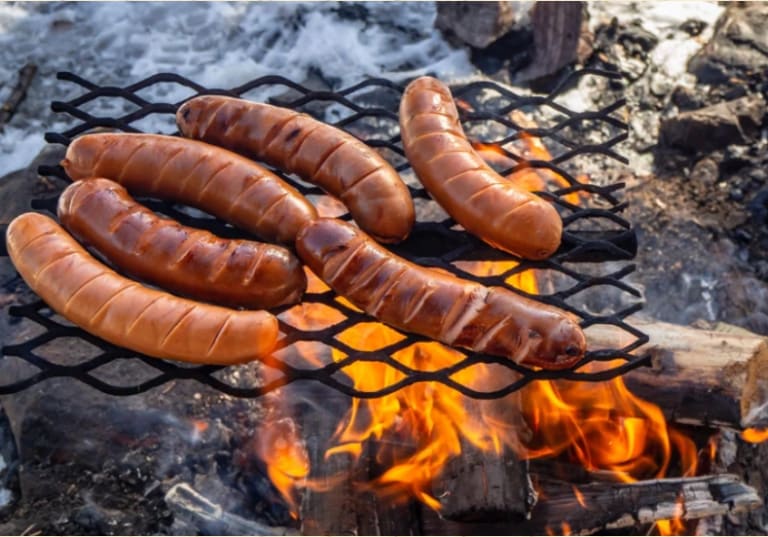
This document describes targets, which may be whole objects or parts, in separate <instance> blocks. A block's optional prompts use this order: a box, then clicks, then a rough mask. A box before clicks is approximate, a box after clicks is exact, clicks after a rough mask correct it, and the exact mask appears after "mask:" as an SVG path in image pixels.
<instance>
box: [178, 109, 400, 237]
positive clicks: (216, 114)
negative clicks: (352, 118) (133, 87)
mask: <svg viewBox="0 0 768 537" xmlns="http://www.w3.org/2000/svg"><path fill="white" fill-rule="evenodd" d="M176 122H177V123H178V125H179V130H180V131H181V132H182V134H184V135H185V136H189V137H191V138H197V139H200V140H204V141H206V142H209V143H212V144H216V145H220V146H222V147H226V148H228V149H232V150H233V151H237V152H238V153H242V154H245V155H248V156H252V157H254V158H257V159H259V160H262V161H264V162H266V163H268V164H270V165H272V166H276V167H278V168H281V169H283V170H286V171H288V172H290V173H295V174H296V175H298V176H299V177H301V178H302V179H304V180H306V181H308V182H311V183H314V184H317V185H319V186H320V187H322V188H323V189H324V190H325V191H326V192H328V193H330V194H331V195H333V196H335V197H337V198H339V199H340V200H341V201H343V202H344V204H345V205H346V206H347V208H348V209H349V213H350V214H351V215H352V218H354V219H355V222H357V223H358V225H359V226H360V227H361V228H362V229H364V230H365V231H367V232H368V233H369V234H370V235H372V236H373V237H374V238H375V239H376V240H378V241H381V242H388V243H391V242H398V241H401V240H403V239H405V238H406V237H407V236H408V234H409V233H410V231H411V228H412V227H413V223H414V209H413V200H412V199H411V193H410V192H409V191H408V187H407V186H406V185H405V183H403V181H402V179H400V176H399V175H398V173H397V172H396V171H395V169H394V168H392V166H390V164H389V163H388V162H387V161H386V160H384V159H383V158H382V157H381V156H380V155H379V154H378V153H377V152H376V151H375V150H373V149H371V148H370V147H368V146H367V145H365V144H364V143H363V142H361V141H360V140H358V139H357V138H355V137H354V136H352V135H351V134H348V133H346V132H344V131H343V130H341V129H337V128H336V127H333V126H331V125H328V124H326V123H323V122H321V121H318V120H316V119H314V118H312V117H310V116H308V115H307V114H302V113H299V112H296V111H294V110H290V109H287V108H281V107H278V106H271V105H268V104H262V103H254V102H249V101H245V100H242V99H234V98H231V97H220V96H215V95H205V96H201V97H195V98H194V99H191V100H189V101H187V102H186V103H184V104H183V105H182V106H181V107H180V108H179V110H178V112H177V113H176Z"/></svg>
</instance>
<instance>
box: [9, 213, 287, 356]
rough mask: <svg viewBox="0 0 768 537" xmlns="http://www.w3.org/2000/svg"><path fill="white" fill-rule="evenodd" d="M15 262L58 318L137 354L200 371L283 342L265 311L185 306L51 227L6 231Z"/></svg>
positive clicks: (13, 226) (31, 218)
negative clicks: (127, 275)
mask: <svg viewBox="0 0 768 537" xmlns="http://www.w3.org/2000/svg"><path fill="white" fill-rule="evenodd" d="M6 243H7V247H8V254H9V255H10V257H11V261H13V264H14V265H15V266H16V270H18V271H19V273H20V274H21V276H22V278H24V280H25V281H26V282H27V284H28V285H29V287H30V288H31V289H32V290H33V291H34V292H35V293H37V294H38V295H39V296H40V298H42V299H43V300H44V301H45V302H46V303H47V304H48V305H49V306H50V307H51V308H52V309H53V310H54V311H56V312H58V313H60V314H61V315H63V316H64V317H66V318H67V319H69V320H70V321H72V322H73V323H75V324H76V325H78V326H79V327H81V328H82V329H83V330H85V331H87V332H90V333H91V334H93V335H95V336H97V337H100V338H102V339H104V340H106V341H109V342H110V343H113V344H115V345H118V346H121V347H125V348H128V349H131V350H133V351H136V352H140V353H143V354H147V355H149V356H154V357H156V358H168V359H172V360H181V361H185V362H194V363H200V364H222V365H226V364H235V363H241V362H246V361H250V360H254V359H258V358H261V357H264V356H266V355H268V354H269V353H270V352H271V351H272V350H273V349H274V347H275V344H276V341H277V337H278V334H279V332H278V324H277V319H276V318H275V317H274V316H273V315H271V314H270V313H268V312H266V311H262V310H259V311H252V310H248V311H239V310H232V309H228V308H223V307H221V306H213V305H210V304H203V303H200V302H195V301H192V300H188V299H185V298H180V297H177V296H174V295H171V294H168V293H165V292H163V291H158V290H155V289H150V288H148V287H144V286H143V285H141V284H139V283H137V282H134V281H133V280H129V279H127V278H125V277H123V276H121V275H119V274H117V273H116V272H115V271H113V270H112V269H110V268H109V267H107V266H106V265H103V264H102V263H101V262H99V261H97V260H96V259H94V258H93V257H92V256H91V255H90V254H89V253H88V252H87V251H86V250H85V249H84V248H83V247H82V246H80V244H78V243H77V241H75V239H74V238H72V236H70V235H69V233H67V232H66V231H65V230H64V229H63V228H62V227H61V226H59V225H58V224H57V223H56V222H55V221H54V220H53V219H51V218H49V217H47V216H44V215H42V214H38V213H26V214H22V215H21V216H18V217H17V218H15V219H14V220H13V221H12V222H11V223H10V225H9V226H8V229H7V233H6Z"/></svg>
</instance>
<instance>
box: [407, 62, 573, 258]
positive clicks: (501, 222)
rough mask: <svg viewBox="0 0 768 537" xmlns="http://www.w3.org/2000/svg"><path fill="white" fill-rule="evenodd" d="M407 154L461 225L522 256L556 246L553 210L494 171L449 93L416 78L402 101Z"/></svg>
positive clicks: (540, 254)
mask: <svg viewBox="0 0 768 537" xmlns="http://www.w3.org/2000/svg"><path fill="white" fill-rule="evenodd" d="M400 132H401V136H402V139H403V148H404V149H405V154H406V156H407V157H408V160H409V161H410V163H411V166H412V167H413V170H414V171H415V172H416V175H417V177H418V178H419V180H420V181H421V183H422V184H423V185H424V188H426V189H427V191H428V192H429V193H430V194H431V195H432V197H434V198H435V200H436V201H437V202H438V203H439V204H440V205H441V206H442V207H443V208H444V209H445V210H446V212H447V213H448V214H450V215H451V216H452V217H453V218H454V219H455V220H456V221H457V222H458V223H459V224H461V225H462V226H463V227H464V228H465V229H467V230H468V231H469V232H470V233H472V234H474V235H476V236H478V237H480V238H481V239H483V240H484V241H485V242H487V243H488V244H490V245H491V246H494V247H496V248H499V249H501V250H504V251H506V252H510V253H512V254H515V255H518V256H520V257H524V258H528V259H544V258H546V257H549V256H550V255H552V254H553V253H554V252H555V250H557V248H558V246H559V245H560V240H561V236H562V227H563V224H562V220H561V219H560V216H559V215H558V213H557V211H556V210H555V208H554V207H553V206H552V205H551V204H550V203H548V202H546V201H544V200H543V199H541V198H539V197H538V196H536V195H535V194H532V193H530V192H527V191H525V190H524V189H522V188H521V187H520V186H518V185H517V184H515V183H514V182H511V181H509V180H507V179H505V178H504V177H502V176H500V175H499V174H498V173H496V172H495V171H494V170H493V168H491V167H490V166H489V165H488V164H486V162H485V161H484V160H483V158H482V157H481V156H480V155H479V154H478V153H477V152H476V151H475V149H474V148H473V147H472V145H471V144H470V142H469V141H468V140H467V138H466V135H465V133H464V130H463V129H462V127H461V123H460V121H459V114H458V111H457V110H456V105H455V104H454V102H453V98H452V96H451V92H450V90H449V89H448V87H447V86H445V85H444V84H443V83H442V82H440V81H439V80H436V79H434V78H431V77H421V78H417V79H416V80H414V81H413V82H411V83H410V84H408V86H407V87H406V89H405V92H404V93H403V97H402V100H401V101H400Z"/></svg>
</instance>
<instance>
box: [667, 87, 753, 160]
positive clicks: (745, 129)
mask: <svg viewBox="0 0 768 537" xmlns="http://www.w3.org/2000/svg"><path fill="white" fill-rule="evenodd" d="M764 115H765V101H764V100H763V99H762V98H761V97H760V96H747V97H742V98H741V99H735V100H733V101H728V102H724V103H719V104H715V105H712V106H707V107H705V108H700V109H698V110H691V111H687V112H681V113H679V114H677V115H676V116H673V117H670V118H668V119H665V120H664V121H662V124H661V130H660V141H661V143H662V144H663V145H667V146H676V147H680V148H683V149H688V150H693V151H711V150H714V149H719V148H722V147H725V146H727V145H730V144H747V143H749V142H750V141H752V140H753V139H754V138H755V136H757V135H758V134H759V128H760V125H761V124H762V122H763V116H764Z"/></svg>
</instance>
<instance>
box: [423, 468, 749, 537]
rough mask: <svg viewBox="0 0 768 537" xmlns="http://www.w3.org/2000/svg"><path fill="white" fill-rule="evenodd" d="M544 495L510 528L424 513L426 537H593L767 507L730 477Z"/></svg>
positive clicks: (551, 488) (549, 488)
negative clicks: (500, 533)
mask: <svg viewBox="0 0 768 537" xmlns="http://www.w3.org/2000/svg"><path fill="white" fill-rule="evenodd" d="M539 493H540V497H541V501H540V502H539V503H538V504H537V506H536V507H535V508H534V510H533V512H532V513H531V518H530V520H529V521H524V522H520V523H518V524H515V525H514V526H510V524H509V523H506V524H504V525H503V526H502V525H500V524H499V525H496V524H475V525H465V524H456V523H450V522H447V523H446V522H445V521H443V520H441V519H439V518H438V517H437V516H436V515H435V514H432V513H430V512H428V511H427V510H424V511H423V512H422V516H423V524H424V526H423V527H424V532H425V534H426V535H438V534H443V535H470V534H483V535H491V534H494V533H497V532H498V531H503V532H504V534H506V535H510V534H516V535H543V534H545V533H549V534H553V533H554V534H569V533H574V534H581V535H589V534H593V533H595V532H597V531H602V530H616V529H621V528H628V527H632V526H636V525H638V524H652V523H654V522H657V521H660V520H669V519H682V520H695V519H700V518H705V517H710V516H722V515H736V514H739V513H744V512H747V511H750V510H753V509H756V508H758V507H759V506H760V505H762V502H761V500H760V496H759V495H758V494H757V491H756V490H755V489H753V488H752V487H750V486H747V485H745V484H744V483H742V482H741V481H740V480H739V478H738V477H736V476H735V475H730V474H721V475H716V476H703V477H688V478H676V479H654V480H648V481H638V482H636V483H590V484H588V485H583V486H579V487H578V488H575V487H574V485H572V484H570V483H563V482H543V483H541V484H540V488H539ZM561 523H562V524H563V525H562V526H561ZM566 524H567V525H566Z"/></svg>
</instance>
